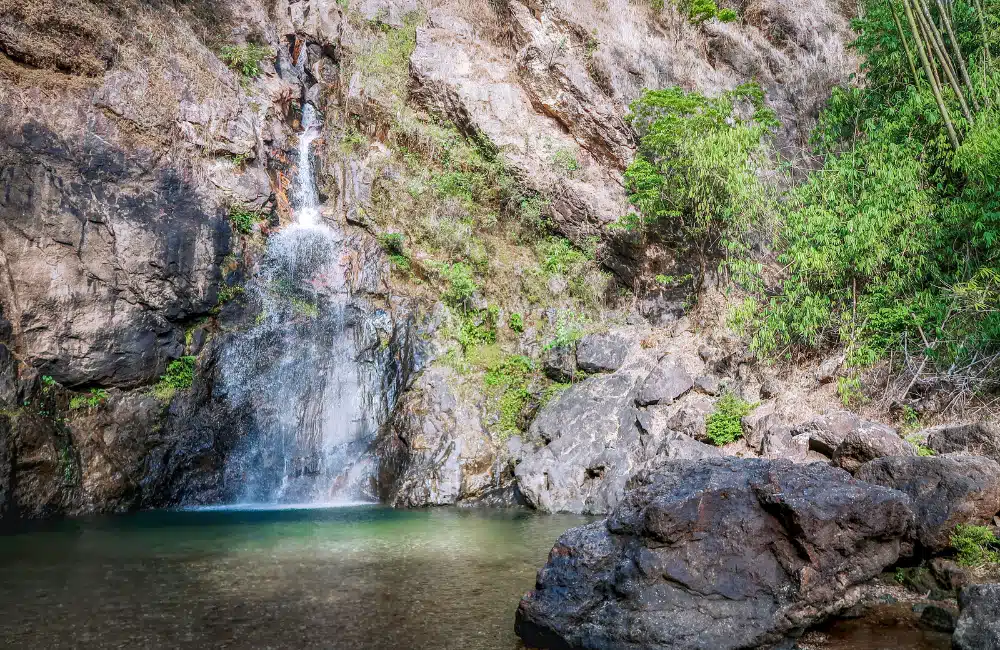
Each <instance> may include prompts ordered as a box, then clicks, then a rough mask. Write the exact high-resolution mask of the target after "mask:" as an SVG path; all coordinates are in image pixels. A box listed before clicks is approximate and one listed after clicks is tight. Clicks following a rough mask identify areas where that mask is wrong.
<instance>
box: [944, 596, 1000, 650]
mask: <svg viewBox="0 0 1000 650" xmlns="http://www.w3.org/2000/svg"><path fill="white" fill-rule="evenodd" d="M958 604H959V607H960V608H961V615H960V616H959V617H958V624H957V625H956V626H955V633H954V635H953V636H952V641H951V643H952V647H953V648H954V649H955V650H1000V585H973V586H971V587H966V588H965V589H963V590H962V592H961V594H959V597H958Z"/></svg>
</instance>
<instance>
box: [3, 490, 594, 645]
mask: <svg viewBox="0 0 1000 650" xmlns="http://www.w3.org/2000/svg"><path fill="white" fill-rule="evenodd" d="M584 521H585V520H584V519H583V518H580V517H572V516H542V515H536V514H532V513H523V512H518V513H505V512H480V511H464V510H456V509H444V510H425V511H394V510H388V509H384V508H379V507H360V508H340V509H335V510H315V509H313V510H277V511H260V510H257V511H225V512H220V511H209V512H173V513H148V514H143V515H137V516H134V517H122V518H104V519H89V520H77V521H72V522H63V523H61V524H54V525H46V526H42V527H38V528H35V529H33V530H30V531H22V532H20V533H18V534H12V535H7V536H5V537H2V538H0V570H2V572H3V573H2V574H3V580H2V583H0V631H2V636H0V639H2V641H3V645H4V647H12V648H78V647H87V648H168V647H169V648H196V647H197V648H203V647H208V646H211V647H221V648H372V649H374V648H378V649H380V650H384V649H387V648H437V649H440V648H456V649H458V648H462V649H470V650H475V649H498V648H503V649H512V648H515V647H516V645H517V642H516V638H515V637H514V634H513V631H512V627H513V613H514V609H515V607H516V605H517V601H518V598H519V597H520V596H521V594H522V593H523V592H524V591H525V590H527V589H530V588H531V586H532V585H533V583H534V575H535V571H536V570H537V568H538V567H539V566H541V564H542V563H543V562H544V560H545V556H546V554H547V553H548V550H549V549H550V548H551V546H552V543H553V541H554V540H555V539H556V537H558V536H559V534H561V533H562V532H563V531H564V530H566V529H567V528H569V527H571V526H574V525H578V524H581V523H583V522H584Z"/></svg>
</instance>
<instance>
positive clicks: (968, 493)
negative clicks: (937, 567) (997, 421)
mask: <svg viewBox="0 0 1000 650" xmlns="http://www.w3.org/2000/svg"><path fill="white" fill-rule="evenodd" d="M854 476H855V478H857V479H858V480H861V481H865V482H868V483H873V484H875V485H883V486H886V487H890V488H893V489H896V490H900V491H902V492H905V493H907V494H908V495H910V498H911V499H912V500H913V511H914V514H915V515H916V520H915V524H916V527H915V530H914V533H913V536H914V541H916V542H918V543H919V544H920V546H922V547H923V548H924V549H927V550H928V551H931V552H937V551H943V550H945V549H947V548H948V547H949V546H950V537H951V534H952V532H953V531H954V530H955V526H957V525H958V524H977V525H982V524H986V523H989V522H990V521H992V519H993V516H994V515H995V514H996V513H997V512H998V511H1000V464H997V463H996V462H995V461H993V460H990V459H989V458H982V457H979V456H969V455H964V454H948V455H946V456H934V457H923V456H907V457H890V458H880V459H878V460H873V461H871V462H869V463H866V464H864V465H862V466H861V468H860V469H858V471H857V472H856V473H855V475H854Z"/></svg>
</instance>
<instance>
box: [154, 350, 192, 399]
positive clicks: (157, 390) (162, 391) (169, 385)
mask: <svg viewBox="0 0 1000 650" xmlns="http://www.w3.org/2000/svg"><path fill="white" fill-rule="evenodd" d="M194 366H195V357H191V356H188V357H181V358H180V359H175V360H173V361H171V362H170V364H169V365H168V366H167V372H166V373H165V374H163V375H161V376H160V381H159V383H157V384H156V386H154V387H153V395H155V396H156V397H157V398H159V399H160V400H161V401H163V402H169V401H170V400H171V399H172V398H173V396H174V393H175V392H176V391H178V390H186V389H188V388H190V387H191V384H192V383H194Z"/></svg>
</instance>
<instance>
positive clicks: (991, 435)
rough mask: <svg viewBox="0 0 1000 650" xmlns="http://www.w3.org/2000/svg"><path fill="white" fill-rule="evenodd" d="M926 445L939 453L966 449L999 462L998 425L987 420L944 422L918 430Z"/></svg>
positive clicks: (999, 442) (999, 441)
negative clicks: (957, 422)
mask: <svg viewBox="0 0 1000 650" xmlns="http://www.w3.org/2000/svg"><path fill="white" fill-rule="evenodd" d="M920 435H921V436H922V437H926V439H927V446H928V447H930V448H931V449H933V450H934V451H936V452H938V453H939V454H950V453H952V452H956V451H966V452H968V453H970V454H975V455H976V456H986V457H987V458H992V459H993V460H995V461H997V462H998V463H1000V427H998V426H997V425H996V424H992V423H988V422H973V423H970V424H945V425H942V426H939V427H932V428H930V429H926V430H924V431H921V432H920Z"/></svg>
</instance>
